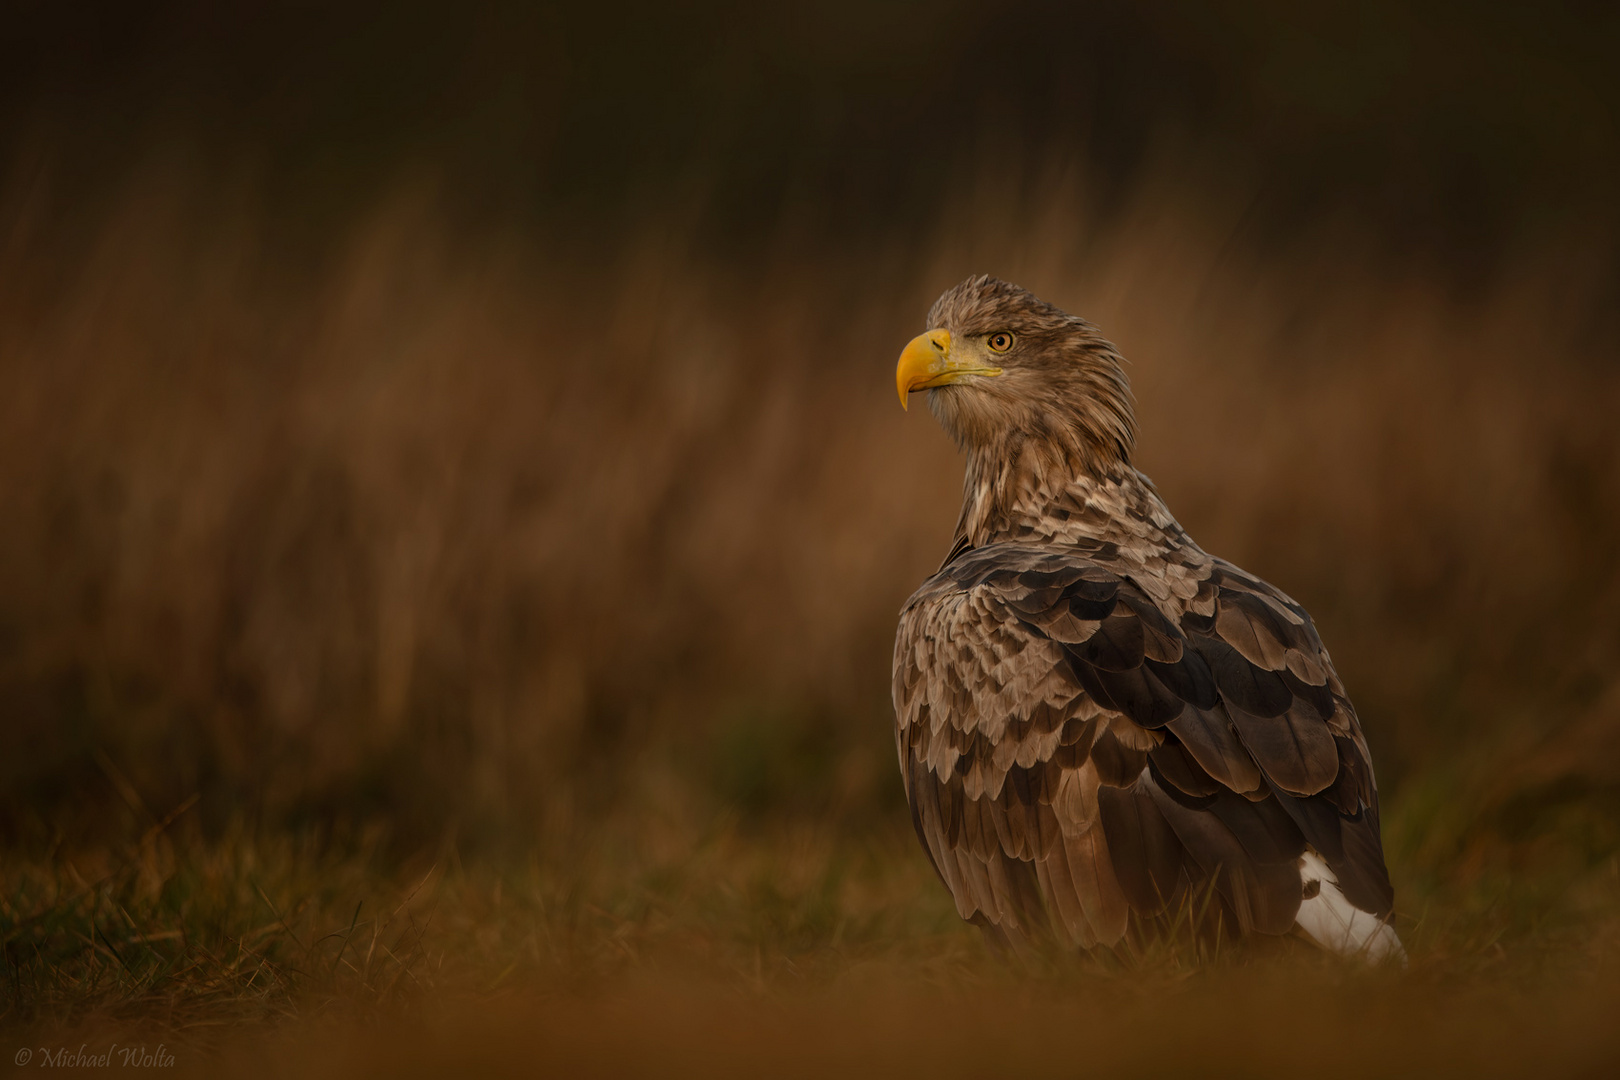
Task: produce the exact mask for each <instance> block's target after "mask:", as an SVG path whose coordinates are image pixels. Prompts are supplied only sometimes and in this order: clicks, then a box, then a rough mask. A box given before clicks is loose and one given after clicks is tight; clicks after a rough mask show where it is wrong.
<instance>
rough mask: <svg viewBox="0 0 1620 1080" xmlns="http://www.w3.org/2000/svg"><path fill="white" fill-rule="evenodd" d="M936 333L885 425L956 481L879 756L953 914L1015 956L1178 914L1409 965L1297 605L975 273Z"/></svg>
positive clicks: (1370, 818)
mask: <svg viewBox="0 0 1620 1080" xmlns="http://www.w3.org/2000/svg"><path fill="white" fill-rule="evenodd" d="M928 327H929V329H928V330H927V331H926V332H925V333H923V334H921V335H919V336H918V337H916V338H915V339H913V340H912V341H911V343H910V344H908V345H907V346H906V347H905V351H904V352H903V353H902V354H901V357H900V363H899V367H898V369H897V371H896V382H897V384H898V389H899V392H900V401H901V404H902V405H904V404H905V403H906V400H907V396H908V395H909V394H910V393H912V392H914V391H918V390H927V392H928V404H929V407H930V408H931V409H932V410H933V413H934V415H935V416H936V417H938V419H939V422H940V423H941V424H942V425H943V426H944V428H945V430H946V431H947V432H949V433H950V435H951V436H952V437H953V438H954V439H955V440H956V442H957V443H958V444H959V445H960V446H961V447H962V448H963V449H964V450H965V451H966V453H967V475H966V480H965V484H964V494H963V500H962V513H961V517H960V519H959V520H958V521H957V525H956V534H955V537H954V539H953V542H952V544H951V548H950V553H949V555H948V556H947V557H946V559H945V563H944V565H943V566H941V567H940V569H939V571H938V572H937V573H935V574H934V576H933V577H931V578H929V579H928V580H927V581H925V582H924V583H923V584H922V587H921V588H919V589H918V590H917V591H916V593H915V594H913V595H912V597H911V599H910V600H909V601H908V602H907V603H906V606H905V609H904V610H903V611H902V613H901V615H900V628H899V633H898V635H897V637H896V640H895V651H894V708H895V722H896V726H895V740H896V743H897V748H898V751H899V755H900V769H901V774H902V776H903V778H904V781H905V787H906V796H907V799H908V801H909V802H910V804H911V814H912V821H913V823H914V824H915V826H916V829H917V835H918V837H919V838H920V839H921V840H922V843H923V846H924V848H925V849H926V850H927V852H928V855H929V858H930V859H931V860H932V861H933V864H934V868H935V869H936V870H937V871H938V873H939V876H940V877H941V879H943V880H944V882H945V884H946V886H947V887H948V888H949V889H950V891H951V894H952V895H953V896H954V897H955V899H956V908H957V911H958V912H960V913H961V915H962V917H963V918H965V919H969V920H971V921H973V922H975V923H977V924H979V925H980V926H981V927H983V928H984V930H985V931H986V932H987V934H989V935H990V936H991V937H992V938H994V939H996V940H997V941H999V942H1004V943H1010V944H1013V945H1015V946H1019V947H1022V946H1024V945H1026V944H1028V943H1031V942H1034V941H1039V940H1051V939H1053V938H1056V939H1057V940H1059V941H1066V942H1069V943H1072V944H1074V945H1078V946H1081V947H1087V948H1089V947H1093V946H1097V945H1102V946H1113V945H1116V944H1118V943H1120V942H1121V941H1122V940H1123V939H1125V937H1126V935H1127V934H1129V933H1133V932H1141V931H1142V929H1144V928H1148V927H1151V926H1153V925H1154V924H1155V921H1164V920H1169V919H1172V918H1177V917H1181V916H1183V915H1185V914H1186V913H1187V912H1189V911H1195V912H1197V913H1202V916H1203V920H1204V924H1205V925H1206V926H1207V925H1208V924H1209V922H1210V921H1211V920H1213V921H1214V922H1216V923H1218V924H1219V925H1220V926H1221V927H1222V928H1223V929H1224V931H1225V932H1226V933H1228V934H1241V935H1245V936H1246V935H1251V934H1270V935H1282V934H1289V933H1294V932H1302V933H1303V934H1304V935H1305V936H1307V937H1309V938H1310V939H1311V940H1313V941H1315V942H1317V943H1318V944H1320V945H1321V946H1323V947H1325V948H1327V949H1331V950H1334V951H1336V952H1341V953H1346V954H1358V955H1362V956H1365V957H1367V958H1369V959H1373V960H1379V959H1384V958H1386V957H1401V956H1403V955H1404V954H1403V952H1402V948H1401V943H1400V940H1399V939H1398V938H1397V937H1396V935H1395V932H1394V929H1393V928H1392V927H1391V925H1390V915H1391V909H1392V903H1393V899H1394V891H1393V889H1392V888H1391V887H1390V882H1389V875H1388V872H1387V871H1386V870H1385V867H1384V855H1383V846H1382V842H1381V840H1380V838H1379V829H1378V791H1377V787H1376V785H1375V783H1374V780H1373V769H1372V760H1371V756H1370V754H1369V753H1368V749H1367V743H1366V740H1365V739H1364V738H1363V737H1362V733H1361V725H1360V723H1359V722H1358V721H1357V719H1356V713H1355V709H1354V708H1353V707H1352V706H1351V704H1350V699H1349V698H1348V697H1347V696H1346V694H1345V690H1344V686H1343V684H1342V683H1341V682H1340V681H1339V677H1338V675H1337V674H1336V673H1335V672H1334V670H1333V663H1332V661H1331V660H1330V659H1329V658H1328V654H1327V650H1326V649H1325V648H1323V646H1322V641H1321V639H1320V638H1319V637H1318V636H1317V633H1316V628H1315V626H1313V625H1312V623H1311V619H1310V616H1309V615H1307V614H1306V613H1305V609H1304V608H1302V607H1300V605H1299V604H1297V603H1296V602H1294V601H1293V600H1291V599H1290V598H1289V597H1288V596H1286V595H1285V594H1283V593H1282V592H1281V591H1279V590H1278V589H1276V588H1274V587H1272V586H1271V585H1268V584H1266V583H1265V582H1264V581H1261V580H1260V579H1259V578H1256V577H1254V576H1253V575H1251V574H1247V573H1245V572H1243V571H1242V570H1240V569H1238V568H1237V567H1236V566H1233V565H1232V564H1231V563H1228V562H1224V561H1223V560H1221V559H1218V558H1215V557H1214V556H1212V555H1209V554H1207V553H1206V552H1205V551H1204V550H1203V549H1202V548H1200V547H1199V546H1198V545H1197V544H1195V543H1194V542H1193V541H1192V539H1191V538H1189V537H1188V536H1187V534H1186V533H1185V532H1184V531H1183V530H1182V528H1181V526H1180V525H1179V524H1177V523H1176V519H1175V518H1174V517H1172V516H1171V514H1170V511H1169V510H1167V509H1166V508H1165V505H1164V503H1163V501H1161V500H1160V498H1159V495H1158V493H1157V492H1156V491H1155V490H1154V488H1153V485H1152V484H1151V483H1150V482H1149V481H1148V479H1147V477H1145V476H1143V475H1142V474H1141V473H1139V472H1137V470H1136V469H1135V468H1134V467H1133V466H1132V465H1131V454H1132V450H1133V446H1134V442H1135V438H1136V420H1135V416H1134V414H1133V412H1132V408H1131V401H1130V389H1129V385H1128V383H1127V381H1126V378H1125V374H1124V371H1123V370H1122V368H1121V359H1120V357H1119V354H1118V353H1117V352H1116V351H1115V349H1114V347H1113V346H1112V345H1111V344H1109V343H1108V342H1107V341H1105V340H1103V338H1102V337H1101V336H1100V335H1099V334H1098V332H1097V330H1096V329H1095V328H1094V327H1093V326H1092V325H1091V324H1090V323H1088V322H1086V321H1085V320H1083V319H1080V318H1077V317H1075V316H1073V315H1069V314H1066V313H1065V312H1062V311H1060V310H1058V309H1057V308H1055V307H1053V306H1052V305H1050V304H1047V303H1044V302H1043V301H1041V300H1039V299H1037V298H1036V297H1035V296H1033V295H1031V294H1030V293H1028V292H1026V291H1025V290H1023V289H1020V288H1018V287H1017V286H1014V285H1010V284H1008V283H1006V282H1003V281H998V280H996V279H994V278H989V277H975V278H970V279H968V280H967V281H965V282H963V283H962V284H960V285H958V286H956V287H955V288H953V289H951V290H949V291H948V292H946V293H945V294H944V295H943V296H941V297H940V298H939V300H938V302H936V303H935V304H934V307H933V310H932V311H931V312H930V313H929V316H928ZM1133 928H1136V929H1134V930H1133Z"/></svg>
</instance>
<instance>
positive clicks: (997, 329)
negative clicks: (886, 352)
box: [895, 275, 1136, 469]
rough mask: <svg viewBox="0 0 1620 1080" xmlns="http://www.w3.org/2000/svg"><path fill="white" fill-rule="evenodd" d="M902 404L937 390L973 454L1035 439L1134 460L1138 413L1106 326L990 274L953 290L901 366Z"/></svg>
mask: <svg viewBox="0 0 1620 1080" xmlns="http://www.w3.org/2000/svg"><path fill="white" fill-rule="evenodd" d="M895 385H896V387H897V389H898V390H899V392H900V404H901V406H902V407H904V406H905V405H906V402H907V399H908V397H909V396H910V395H911V394H912V393H913V392H915V391H918V390H927V391H928V406H929V408H930V409H931V410H932V411H933V413H934V416H935V417H937V418H938V419H939V422H940V425H941V426H942V427H944V428H945V430H946V431H947V432H948V433H949V434H950V435H951V437H952V438H953V439H955V440H956V442H957V444H958V445H959V446H962V447H964V448H966V449H967V450H968V451H969V452H970V453H973V452H981V453H982V452H985V451H990V450H993V449H994V448H996V447H1005V448H1007V449H1008V450H1012V449H1014V448H1016V447H1018V446H1025V447H1027V446H1028V444H1029V443H1030V442H1031V441H1032V440H1033V441H1034V442H1035V443H1036V444H1037V445H1040V444H1045V445H1047V446H1050V448H1052V449H1054V450H1060V451H1062V452H1063V453H1062V456H1064V457H1070V458H1078V459H1079V463H1081V464H1082V465H1084V466H1086V467H1088V468H1091V469H1097V468H1102V467H1105V466H1107V465H1109V464H1114V463H1119V464H1129V462H1130V457H1131V451H1132V449H1133V448H1134V446H1135V442H1136V416H1135V412H1134V411H1133V409H1132V407H1131V388H1130V382H1129V380H1127V379H1126V377H1125V370H1124V367H1123V360H1122V358H1121V357H1120V355H1119V353H1118V352H1117V351H1116V350H1115V349H1114V346H1113V345H1112V344H1110V343H1109V342H1108V341H1106V340H1105V339H1104V338H1103V337H1102V335H1101V334H1099V333H1098V332H1097V328H1096V327H1094V326H1092V325H1091V324H1090V323H1088V322H1087V321H1086V320H1084V319H1082V318H1080V317H1079V316H1078V315H1070V314H1069V313H1068V312H1065V311H1062V310H1060V309H1059V308H1056V307H1054V306H1052V305H1051V304H1048V303H1047V302H1046V301H1044V300H1041V299H1039V298H1038V297H1036V296H1035V295H1034V294H1033V293H1031V292H1029V291H1028V290H1027V289H1021V288H1019V287H1018V286H1017V285H1013V284H1011V283H1010V282H1006V281H1002V280H1000V279H998V278H993V277H989V276H987V275H979V276H977V277H970V278H968V279H967V280H966V281H964V282H962V283H961V284H960V285H957V286H955V287H953V288H950V289H947V290H946V291H945V292H944V293H943V294H942V295H941V296H940V298H939V299H938V300H936V301H934V306H933V308H932V309H931V310H930V311H929V313H928V329H927V330H926V331H924V332H923V333H921V334H918V335H917V336H916V337H914V338H912V339H911V341H910V342H909V343H908V344H907V345H906V347H905V350H904V351H903V352H902V353H901V354H900V363H899V365H898V366H897V367H896V369H895Z"/></svg>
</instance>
